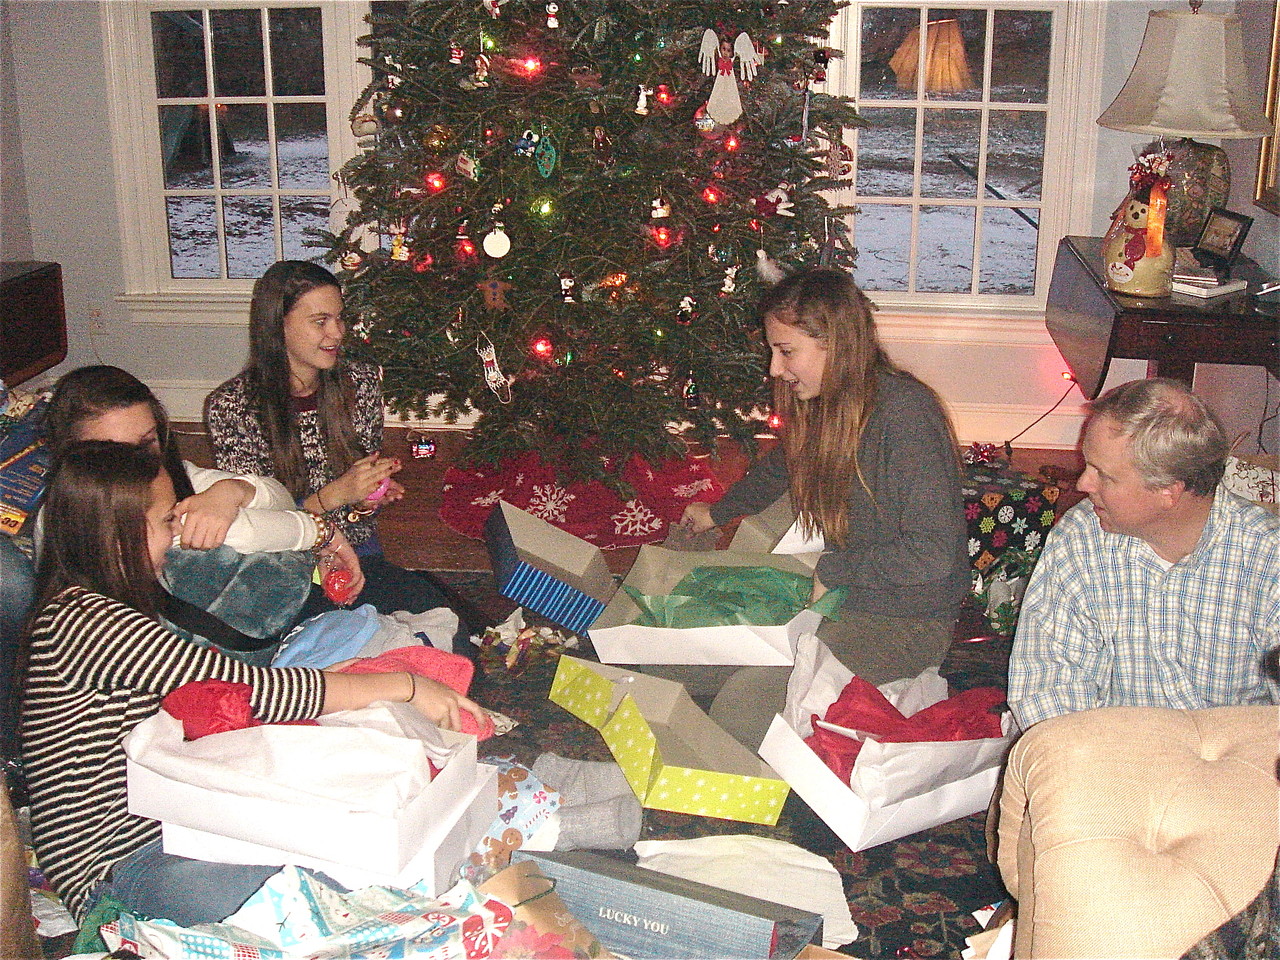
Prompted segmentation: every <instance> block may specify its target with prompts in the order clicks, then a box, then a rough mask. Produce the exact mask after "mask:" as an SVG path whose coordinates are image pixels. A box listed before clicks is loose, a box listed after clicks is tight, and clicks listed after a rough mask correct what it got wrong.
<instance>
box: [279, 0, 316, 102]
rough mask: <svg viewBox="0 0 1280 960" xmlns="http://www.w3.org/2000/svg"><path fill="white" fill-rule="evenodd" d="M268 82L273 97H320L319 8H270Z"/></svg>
mask: <svg viewBox="0 0 1280 960" xmlns="http://www.w3.org/2000/svg"><path fill="white" fill-rule="evenodd" d="M267 22H268V23H269V24H270V25H271V82H272V92H273V93H274V94H275V95H276V96H277V97H323V96H324V38H323V36H322V34H321V31H320V10H319V9H318V8H316V7H303V8H298V9H292V10H270V11H268V13H267Z"/></svg>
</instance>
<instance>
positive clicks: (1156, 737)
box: [997, 706, 1280, 960]
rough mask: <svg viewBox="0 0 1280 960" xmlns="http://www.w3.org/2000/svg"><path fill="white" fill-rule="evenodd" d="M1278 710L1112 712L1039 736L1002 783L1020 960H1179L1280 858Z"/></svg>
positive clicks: (1026, 740) (1089, 713) (1037, 730)
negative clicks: (1157, 959) (1279, 856)
mask: <svg viewBox="0 0 1280 960" xmlns="http://www.w3.org/2000/svg"><path fill="white" fill-rule="evenodd" d="M1278 751H1280V708H1277V707H1266V706H1258V707H1219V708H1215V709H1209V710H1168V709H1157V708H1147V707H1107V708H1104V709H1098V710H1086V711H1082V712H1079V713H1072V714H1066V715H1063V716H1060V717H1054V718H1053V719H1050V720H1045V721H1043V722H1041V723H1038V724H1036V725H1035V726H1033V727H1032V728H1031V729H1030V730H1028V731H1027V732H1026V733H1025V734H1023V736H1022V737H1021V739H1020V740H1019V741H1018V742H1017V743H1016V744H1015V745H1014V748H1013V750H1012V752H1011V753H1010V756H1009V762H1008V766H1007V768H1006V770H1005V775H1004V786H1003V792H1002V793H1001V797H1000V816H999V825H998V833H997V861H998V864H999V868H1000V873H1001V876H1002V877H1003V879H1004V883H1005V886H1006V887H1007V888H1008V890H1009V892H1010V894H1012V895H1013V896H1014V897H1015V898H1016V899H1017V901H1018V921H1017V927H1016V935H1015V942H1014V956H1015V957H1019V958H1058V960H1067V958H1099V957H1107V958H1116V960H1118V958H1127V957H1178V956H1181V955H1182V953H1183V952H1184V951H1186V950H1187V949H1188V948H1189V947H1191V946H1192V945H1193V944H1195V943H1196V942H1197V941H1199V940H1200V939H1201V938H1202V937H1203V936H1204V935H1205V934H1207V933H1209V932H1210V931H1211V930H1213V929H1214V928H1216V927H1217V926H1219V925H1220V924H1221V923H1223V922H1224V921H1225V920H1227V919H1228V918H1230V917H1231V916H1233V915H1234V914H1235V913H1237V912H1239V911H1240V910H1241V909H1243V908H1244V907H1245V906H1247V905H1248V904H1249V902H1250V901H1251V900H1252V899H1253V898H1254V897H1255V896H1256V895H1257V893H1258V891H1259V890H1261V889H1262V887H1263V884H1264V883H1266V881H1267V880H1268V878H1269V877H1270V875H1271V871H1272V867H1273V866H1274V864H1275V860H1276V849H1277V845H1278V844H1280V826H1278V824H1280V810H1278V808H1277V805H1278V804H1280V791H1278V790H1277V779H1276V774H1277V753H1278Z"/></svg>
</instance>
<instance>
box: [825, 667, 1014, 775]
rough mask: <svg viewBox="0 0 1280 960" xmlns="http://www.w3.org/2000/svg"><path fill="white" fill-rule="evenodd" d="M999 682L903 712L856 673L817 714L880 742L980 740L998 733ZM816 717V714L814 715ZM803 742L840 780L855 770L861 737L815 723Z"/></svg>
mask: <svg viewBox="0 0 1280 960" xmlns="http://www.w3.org/2000/svg"><path fill="white" fill-rule="evenodd" d="M1005 699H1006V697H1005V693H1004V691H1003V690H1001V689H1000V688H999V687H974V688H973V689H971V690H963V691H961V692H960V693H957V694H956V695H955V696H953V697H948V698H947V699H945V700H939V701H938V702H937V703H935V704H933V705H932V706H928V707H925V708H924V709H923V710H920V711H919V712H917V713H915V714H912V715H911V716H909V717H904V716H903V715H902V712H901V711H900V710H899V709H898V708H897V707H895V706H894V705H893V704H892V703H890V702H889V700H888V698H887V697H885V695H884V694H883V693H881V692H880V690H879V689H878V688H876V686H875V685H874V684H872V683H870V682H869V681H867V680H864V679H862V678H861V677H854V678H853V679H852V680H850V681H849V682H848V684H846V685H845V688H844V689H843V690H841V691H840V696H839V697H837V698H836V699H835V701H834V702H833V703H832V704H831V706H829V707H827V715H826V716H825V717H822V718H821V719H823V720H826V721H827V722H828V723H834V724H836V725H838V726H841V727H844V728H846V729H848V730H857V731H859V732H861V733H866V734H868V735H869V736H870V737H871V738H872V739H875V740H879V741H880V742H881V743H932V742H937V741H942V740H984V739H986V738H988V737H998V736H1000V735H1001V730H1000V715H999V714H998V713H994V712H992V708H993V707H995V706H996V705H997V704H1001V703H1004V702H1005ZM818 719H819V717H817V716H816V715H814V716H813V717H812V720H814V721H816V720H818ZM805 742H806V743H807V744H808V745H809V746H810V748H811V749H812V750H813V752H814V753H816V754H817V755H818V756H819V757H821V758H822V761H823V762H824V763H825V764H826V765H827V766H828V767H830V768H831V770H832V772H834V773H835V775H836V776H838V777H839V778H840V781H841V782H842V783H848V782H849V778H850V777H851V776H852V775H853V765H854V762H855V761H856V760H857V759H858V751H859V750H861V749H862V741H861V740H854V739H852V738H851V737H846V736H844V735H843V734H841V733H837V732H836V731H834V730H826V729H823V728H822V727H819V726H818V725H817V724H816V723H814V725H813V734H812V735H811V736H810V737H808V738H807V739H806V740H805Z"/></svg>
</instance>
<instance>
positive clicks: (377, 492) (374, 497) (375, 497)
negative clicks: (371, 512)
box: [364, 477, 391, 503]
mask: <svg viewBox="0 0 1280 960" xmlns="http://www.w3.org/2000/svg"><path fill="white" fill-rule="evenodd" d="M390 489H391V478H390V477H383V478H382V482H381V483H380V484H378V485H377V486H376V487H374V488H373V493H371V494H369V495H368V496H367V497H365V498H364V502H365V503H377V502H378V501H379V500H381V499H382V498H383V497H384V496H386V494H387V491H388V490H390Z"/></svg>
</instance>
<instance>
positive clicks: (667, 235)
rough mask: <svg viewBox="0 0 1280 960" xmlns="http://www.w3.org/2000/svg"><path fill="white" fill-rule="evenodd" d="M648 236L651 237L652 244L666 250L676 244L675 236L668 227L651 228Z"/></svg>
mask: <svg viewBox="0 0 1280 960" xmlns="http://www.w3.org/2000/svg"><path fill="white" fill-rule="evenodd" d="M649 235H650V236H651V237H653V242H654V243H655V244H657V245H658V246H659V247H661V248H662V249H663V250H666V249H667V248H668V247H670V246H671V245H672V244H673V243H675V242H676V239H677V235H676V233H675V231H674V230H672V229H671V228H670V227H653V228H651V229H650V231H649Z"/></svg>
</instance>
